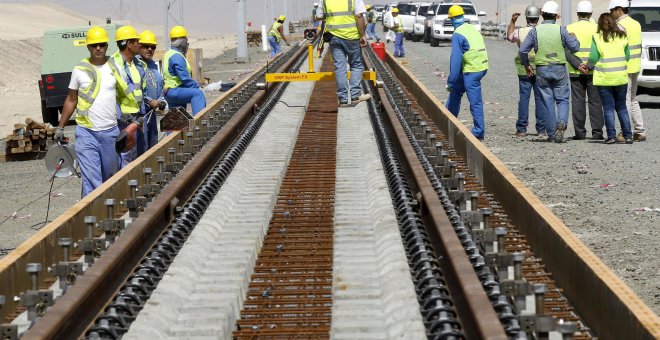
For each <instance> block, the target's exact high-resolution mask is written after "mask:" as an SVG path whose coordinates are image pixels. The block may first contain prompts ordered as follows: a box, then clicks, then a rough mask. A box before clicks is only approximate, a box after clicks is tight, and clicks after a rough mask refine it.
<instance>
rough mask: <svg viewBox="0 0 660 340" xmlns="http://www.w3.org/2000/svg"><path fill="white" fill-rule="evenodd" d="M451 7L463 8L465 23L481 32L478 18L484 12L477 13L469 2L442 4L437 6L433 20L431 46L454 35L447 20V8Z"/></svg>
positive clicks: (484, 13) (466, 0)
mask: <svg viewBox="0 0 660 340" xmlns="http://www.w3.org/2000/svg"><path fill="white" fill-rule="evenodd" d="M453 5H459V6H461V7H463V10H464V11H465V15H464V17H465V23H468V24H472V25H474V26H475V27H476V28H477V30H478V31H481V20H479V17H481V16H485V15H486V12H484V11H481V12H478V14H477V10H476V9H475V8H474V5H473V4H472V2H470V1H469V0H463V1H451V2H443V3H441V4H440V6H438V10H437V12H436V14H435V16H434V18H433V28H432V31H431V41H430V43H431V46H438V45H439V43H440V40H450V39H451V35H452V34H454V26H452V24H451V20H449V15H448V12H449V8H450V7H451V6H453Z"/></svg>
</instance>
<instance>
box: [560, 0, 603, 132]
mask: <svg viewBox="0 0 660 340" xmlns="http://www.w3.org/2000/svg"><path fill="white" fill-rule="evenodd" d="M592 12H593V9H592V6H591V2H590V1H580V2H578V4H577V16H578V21H576V22H574V23H572V24H570V25H568V26H566V30H567V31H568V33H571V34H573V35H575V37H576V38H577V40H578V41H579V42H580V49H579V50H578V52H577V53H575V57H577V58H575V62H577V63H578V66H579V64H582V63H586V62H587V61H588V60H589V52H590V51H591V40H592V38H593V35H594V34H596V31H597V30H598V25H597V24H595V23H594V22H592V21H591V20H590V19H591V13H592ZM566 59H567V61H568V72H569V76H570V80H571V111H572V112H573V129H574V130H575V136H573V139H574V140H580V139H585V138H586V137H587V130H586V129H585V127H584V123H585V121H586V119H587V110H586V106H587V97H588V98H589V121H590V123H591V138H592V139H603V124H604V122H603V107H602V106H601V104H600V95H599V94H598V89H597V88H596V87H595V86H594V85H593V75H592V73H591V72H589V73H588V74H582V72H580V70H579V69H578V68H577V67H576V65H573V63H572V62H571V54H570V53H569V54H567V55H566Z"/></svg>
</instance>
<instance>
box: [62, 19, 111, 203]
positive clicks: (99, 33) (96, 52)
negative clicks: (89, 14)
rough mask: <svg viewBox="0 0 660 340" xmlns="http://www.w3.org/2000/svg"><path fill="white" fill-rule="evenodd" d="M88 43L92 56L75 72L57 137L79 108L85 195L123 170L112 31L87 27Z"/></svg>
mask: <svg viewBox="0 0 660 340" xmlns="http://www.w3.org/2000/svg"><path fill="white" fill-rule="evenodd" d="M85 43H86V45H87V50H88V51H89V58H85V59H83V60H81V61H80V62H79V63H78V64H77V65H76V66H75V68H74V69H73V71H72V72H71V81H70V82H69V93H68V95H67V97H66V99H65V101H64V107H63V108H62V117H61V118H60V122H59V124H58V127H57V130H56V132H55V141H57V142H63V141H64V127H65V126H66V123H67V122H68V121H69V119H70V118H71V116H72V115H73V113H74V110H75V111H76V132H75V135H76V148H75V149H76V156H77V158H78V164H80V174H81V175H82V197H85V196H87V195H88V194H89V193H90V192H92V191H93V190H94V189H96V188H97V187H98V186H100V185H101V184H102V183H103V182H104V181H106V180H107V179H108V178H110V177H112V175H114V174H115V173H116V172H117V171H118V170H119V156H118V155H117V152H115V139H116V138H117V136H118V135H119V128H118V127H117V90H116V84H117V81H118V77H117V74H116V73H114V72H113V71H112V69H111V68H110V64H109V63H108V62H107V60H108V57H107V56H106V52H107V50H108V33H107V32H106V31H105V29H103V28H102V27H99V26H92V27H90V28H89V30H87V34H86V36H85Z"/></svg>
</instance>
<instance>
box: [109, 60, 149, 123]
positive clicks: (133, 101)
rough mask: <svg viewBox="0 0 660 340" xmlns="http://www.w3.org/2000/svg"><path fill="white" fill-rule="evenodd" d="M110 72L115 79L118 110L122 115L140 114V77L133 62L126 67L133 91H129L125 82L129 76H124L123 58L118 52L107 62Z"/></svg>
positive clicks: (129, 88) (128, 86) (128, 85)
mask: <svg viewBox="0 0 660 340" xmlns="http://www.w3.org/2000/svg"><path fill="white" fill-rule="evenodd" d="M108 63H109V64H110V68H111V69H112V72H113V73H114V74H115V78H116V79H117V85H116V88H117V102H118V103H119V109H120V110H121V113H122V114H124V115H127V114H133V113H137V112H140V106H142V85H143V82H142V77H140V71H138V69H137V65H136V62H135V61H134V62H133V63H131V64H130V65H128V71H129V72H130V79H131V81H132V82H133V89H132V90H131V87H130V84H129V83H128V82H127V80H128V79H129V75H127V74H126V71H125V68H124V64H125V61H124V57H123V56H122V55H121V52H120V51H117V52H115V54H113V55H112V56H111V57H110V60H108Z"/></svg>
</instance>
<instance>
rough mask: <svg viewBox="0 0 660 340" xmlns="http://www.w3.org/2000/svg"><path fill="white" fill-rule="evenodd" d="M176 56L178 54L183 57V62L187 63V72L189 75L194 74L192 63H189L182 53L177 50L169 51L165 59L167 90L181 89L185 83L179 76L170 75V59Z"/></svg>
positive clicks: (164, 75)
mask: <svg viewBox="0 0 660 340" xmlns="http://www.w3.org/2000/svg"><path fill="white" fill-rule="evenodd" d="M175 54H178V55H180V56H182V57H183V60H185V61H186V70H187V71H188V74H192V73H191V68H190V63H188V60H187V59H186V57H184V56H183V54H182V53H181V52H179V51H177V50H175V49H170V50H169V51H167V53H165V56H164V57H163V83H164V84H165V89H166V90H167V89H173V88H175V87H179V86H181V84H182V83H183V81H182V80H181V78H179V76H177V75H174V74H171V73H170V58H172V56H173V55H175Z"/></svg>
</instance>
